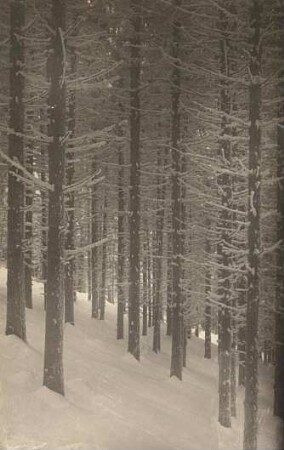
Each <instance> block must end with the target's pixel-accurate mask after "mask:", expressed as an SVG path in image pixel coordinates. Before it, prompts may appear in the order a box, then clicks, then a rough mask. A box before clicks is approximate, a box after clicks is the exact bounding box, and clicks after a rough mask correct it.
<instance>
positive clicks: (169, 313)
mask: <svg viewBox="0 0 284 450" xmlns="http://www.w3.org/2000/svg"><path fill="white" fill-rule="evenodd" d="M171 241H172V233H171V232H168V248H167V256H168V261H167V336H171V335H172V317H173V315H172V304H173V298H172V297H173V266H172V242H171Z"/></svg>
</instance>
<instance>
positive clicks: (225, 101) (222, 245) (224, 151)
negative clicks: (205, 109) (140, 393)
mask: <svg viewBox="0 0 284 450" xmlns="http://www.w3.org/2000/svg"><path fill="white" fill-rule="evenodd" d="M220 31H221V40H220V53H221V55H220V56H221V74H222V75H223V76H224V77H229V76H230V75H231V64H232V61H231V55H230V44H229V32H230V23H229V20H228V17H227V15H225V14H224V13H223V12H221V13H220ZM228 83H229V82H228V80H227V79H226V78H223V79H222V80H221V86H222V87H221V93H220V97H221V112H222V113H223V115H222V122H221V146H220V151H219V160H220V164H221V174H220V175H219V177H218V186H219V189H220V194H221V205H222V209H221V211H220V219H219V228H220V238H219V243H218V246H217V251H218V258H219V263H220V266H221V268H220V269H219V273H218V291H219V292H218V293H219V296H220V303H221V306H220V309H219V313H218V319H219V324H218V329H219V342H218V350H219V422H220V424H221V425H222V426H224V427H230V426H231V407H230V392H231V391H230V382H231V378H230V364H231V357H230V355H231V313H230V307H231V282H230V274H231V272H230V266H231V259H232V257H231V254H230V247H231V227H232V225H231V222H232V214H231V212H230V211H229V209H230V208H232V177H231V175H229V174H228V173H226V171H223V170H224V168H228V167H230V165H231V143H230V139H228V137H227V136H229V135H230V134H231V126H230V125H231V124H230V119H229V118H228V117H229V115H230V114H231V109H232V101H231V95H230V91H229V84H228Z"/></svg>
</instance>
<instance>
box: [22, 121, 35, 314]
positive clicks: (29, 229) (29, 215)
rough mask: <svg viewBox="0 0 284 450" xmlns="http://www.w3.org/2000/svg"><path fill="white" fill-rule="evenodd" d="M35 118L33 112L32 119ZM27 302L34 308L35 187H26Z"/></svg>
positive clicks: (29, 151)
mask: <svg viewBox="0 0 284 450" xmlns="http://www.w3.org/2000/svg"><path fill="white" fill-rule="evenodd" d="M32 119H33V114H32V117H31V118H30V120H32ZM33 162H34V157H33V148H32V145H28V146H27V148H26V155H25V166H26V169H27V170H28V171H29V172H30V173H33ZM25 210H26V211H25V257H24V260H25V303H26V307H27V308H29V309H32V307H33V299H32V283H33V282H32V264H33V252H32V242H33V189H32V188H27V187H26V189H25Z"/></svg>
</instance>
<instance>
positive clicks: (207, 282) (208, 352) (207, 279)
mask: <svg viewBox="0 0 284 450" xmlns="http://www.w3.org/2000/svg"><path fill="white" fill-rule="evenodd" d="M207 225H208V228H207V233H209V231H210V221H209V220H208V221H207ZM210 247H211V246H210V238H209V237H208V236H207V237H206V242H205V252H206V256H207V267H206V276H205V341H204V358H207V359H211V331H212V330H211V299H210V290H211V270H210V266H209V258H210V253H211V248H210Z"/></svg>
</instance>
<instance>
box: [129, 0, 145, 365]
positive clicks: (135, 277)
mask: <svg viewBox="0 0 284 450" xmlns="http://www.w3.org/2000/svg"><path fill="white" fill-rule="evenodd" d="M130 8H131V28H132V30H131V34H132V35H131V37H130V208H129V209H130V216H129V229H130V256H129V264H130V280H129V281H130V285H129V299H128V303H129V306H128V351H129V352H130V353H131V354H132V355H133V356H134V358H136V359H137V360H138V361H139V360H140V259H139V258H140V236H139V230H140V195H139V190H140V122H141V118H140V115H141V114H140V90H139V89H140V75H141V74H140V71H141V50H140V47H141V31H142V16H141V11H140V8H141V6H140V1H139V0H130Z"/></svg>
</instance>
